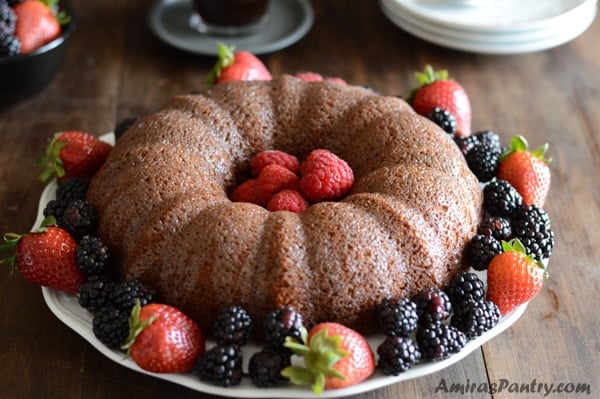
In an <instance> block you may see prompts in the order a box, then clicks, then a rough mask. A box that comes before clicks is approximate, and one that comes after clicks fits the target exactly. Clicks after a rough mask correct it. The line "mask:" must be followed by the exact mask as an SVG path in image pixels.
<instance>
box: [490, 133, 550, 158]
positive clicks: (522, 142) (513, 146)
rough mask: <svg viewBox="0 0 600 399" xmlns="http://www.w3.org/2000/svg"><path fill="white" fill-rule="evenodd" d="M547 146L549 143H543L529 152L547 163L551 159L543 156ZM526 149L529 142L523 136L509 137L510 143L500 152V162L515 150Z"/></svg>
mask: <svg viewBox="0 0 600 399" xmlns="http://www.w3.org/2000/svg"><path fill="white" fill-rule="evenodd" d="M549 147H550V145H549V144H548V143H545V144H544V145H542V146H540V147H538V148H536V149H535V150H533V151H531V152H530V153H531V155H533V156H534V157H536V158H538V159H539V160H540V161H543V162H545V163H549V162H550V161H551V160H552V159H551V158H546V157H545V156H546V152H547V151H548V148H549ZM528 149H529V143H528V142H527V139H526V138H525V137H524V136H521V135H516V136H514V137H513V138H511V139H510V145H509V146H508V148H507V149H506V150H505V151H503V152H502V154H500V162H502V161H504V160H505V159H506V158H508V157H509V156H511V155H512V154H514V153H515V152H519V151H527V150H528Z"/></svg>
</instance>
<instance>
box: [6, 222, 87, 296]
mask: <svg viewBox="0 0 600 399" xmlns="http://www.w3.org/2000/svg"><path fill="white" fill-rule="evenodd" d="M54 222H55V221H54V218H48V219H47V220H45V221H44V223H42V226H41V227H40V228H38V229H35V230H33V231H31V232H30V233H27V234H23V235H21V234H14V233H7V234H5V235H4V241H5V243H4V244H2V245H0V250H2V251H4V250H14V251H15V253H14V254H13V255H12V256H11V257H9V258H6V259H3V260H2V261H1V262H4V263H9V264H10V265H11V266H12V267H13V268H16V269H17V270H18V271H19V273H20V274H21V276H23V278H24V279H25V280H27V281H29V282H30V283H33V284H36V285H42V286H46V287H50V288H54V289H55V290H59V291H65V292H71V293H76V292H77V290H78V289H79V285H80V284H81V283H82V282H83V280H84V276H83V274H82V273H81V272H80V271H79V268H78V267H77V262H76V261H75V248H76V246H77V243H76V242H75V240H74V239H73V237H71V236H70V235H69V233H67V232H66V231H65V230H63V229H62V228H60V227H57V226H52V225H51V224H53V223H54Z"/></svg>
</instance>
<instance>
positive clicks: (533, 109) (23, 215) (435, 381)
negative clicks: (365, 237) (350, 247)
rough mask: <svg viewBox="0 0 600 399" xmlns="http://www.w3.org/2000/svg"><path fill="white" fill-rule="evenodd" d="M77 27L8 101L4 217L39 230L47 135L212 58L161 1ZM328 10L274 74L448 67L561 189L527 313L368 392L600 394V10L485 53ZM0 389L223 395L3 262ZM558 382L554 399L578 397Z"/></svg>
mask: <svg viewBox="0 0 600 399" xmlns="http://www.w3.org/2000/svg"><path fill="white" fill-rule="evenodd" d="M72 3H73V4H74V6H75V10H76V12H77V16H78V28H77V31H76V34H75V35H74V37H73V40H72V42H71V44H70V48H69V51H68V58H67V59H66V60H65V63H64V66H63V68H62V70H61V71H60V73H59V74H58V76H57V77H56V78H55V79H54V81H53V82H52V83H51V84H50V85H49V86H48V87H46V88H45V90H44V91H43V92H41V93H39V94H38V95H36V96H35V97H33V98H31V99H29V100H26V101H24V102H21V103H19V104H17V105H15V106H13V107H11V108H10V109H7V110H4V111H2V112H1V113H0V134H1V136H2V145H1V146H0V165H2V167H0V228H1V229H2V231H4V232H7V231H16V232H23V231H27V230H29V229H30V228H31V226H32V224H33V222H34V219H35V214H36V209H37V200H38V198H39V195H40V193H41V191H42V189H43V186H42V184H41V183H40V182H39V181H38V180H37V173H38V171H37V169H36V166H35V163H34V160H35V159H36V158H37V157H38V156H39V155H40V154H41V153H42V152H43V150H44V148H45V145H46V143H47V140H48V138H49V137H50V135H51V134H52V133H53V132H55V131H59V130H65V129H81V130H86V131H89V132H91V133H93V134H96V135H100V134H103V133H105V132H107V131H110V130H112V129H113V128H114V126H115V124H116V123H118V122H119V121H120V120H122V119H123V118H127V117H132V116H138V115H142V114H145V113H148V112H151V111H153V110H155V109H157V108H158V107H160V105H161V104H162V103H163V102H164V101H165V100H166V99H167V98H168V97H169V96H171V95H174V94H179V93H187V92H196V91H199V90H201V89H202V88H203V87H204V79H205V76H206V74H207V72H208V71H209V69H210V67H211V66H212V63H213V62H214V59H213V58H212V57H205V56H199V55H193V54H187V53H183V52H181V51H178V50H176V49H173V48H171V47H169V46H167V45H165V44H163V43H162V42H160V41H159V40H158V39H156V38H155V37H154V36H153V35H152V33H151V32H150V31H149V29H148V28H147V26H146V19H145V14H146V12H147V10H148V7H149V4H150V2H148V1H143V0H135V1H133V0H132V1H120V0H110V1H107V0H102V1H100V0H85V1H83V0H73V1H72ZM315 14H316V22H315V25H314V26H313V28H312V30H311V31H310V32H309V33H308V34H307V36H306V37H305V38H304V39H303V40H301V41H300V42H298V43H296V44H295V45H293V46H291V47H289V48H287V49H284V50H281V51H278V52H276V53H273V54H269V55H265V56H262V57H261V58H262V59H263V60H264V61H265V63H266V64H267V66H268V67H269V69H270V70H271V71H272V72H273V74H274V75H280V74H283V73H296V72H300V71H307V70H312V71H318V72H320V73H322V74H324V75H332V76H340V77H342V78H344V79H346V80H347V81H349V82H352V83H355V84H359V85H364V86H369V87H371V88H373V89H374V90H377V91H379V92H381V93H383V94H388V95H402V96H405V95H406V94H407V93H408V91H409V90H410V88H411V87H412V85H413V71H415V70H421V69H422V68H423V66H424V65H425V64H432V65H434V66H435V67H437V68H447V69H448V70H450V72H451V74H452V76H453V77H454V78H456V79H457V80H459V81H460V82H462V83H463V85H464V86H465V87H466V88H467V90H468V92H469V95H470V96H471V100H472V105H473V110H474V115H473V127H474V129H475V130H484V129H492V130H495V131H497V132H498V133H499V134H500V135H501V136H502V138H503V140H505V141H507V140H508V139H509V137H511V136H512V135H514V134H518V133H520V134H525V135H526V136H527V137H528V138H529V140H530V142H531V144H532V145H540V144H542V143H544V142H549V143H550V145H551V155H552V157H553V161H552V163H551V168H552V179H553V181H552V188H551V192H550V198H549V200H548V203H547V206H546V209H547V211H548V212H549V213H550V215H551V217H552V223H553V228H554V230H555V232H556V248H555V251H554V253H553V255H552V259H551V263H550V278H549V279H548V280H547V281H546V282H545V285H544V288H543V289H542V292H541V293H540V294H539V296H538V297H537V298H536V299H535V300H534V301H533V302H532V303H531V304H530V305H529V307H528V309H527V311H526V312H525V314H524V316H523V317H522V318H521V319H520V320H519V321H518V322H517V323H516V324H515V325H514V326H513V327H511V328H510V329H509V330H508V331H506V332H505V333H503V334H502V335H500V336H499V337H497V338H495V339H494V340H492V341H491V342H489V343H488V344H486V345H484V346H483V348H482V349H481V350H478V351H475V352H474V353H472V354H471V355H469V356H468V357H466V358H465V359H464V360H462V361H461V362H459V363H457V364H455V365H454V366H452V367H449V368H447V369H445V370H442V371H440V372H437V373H434V374H432V375H429V376H426V377H423V378H419V379H416V380H411V381H407V382H403V383H399V384H394V385H391V386H388V387H386V388H382V389H380V390H376V391H373V392H368V393H365V394H361V395H356V396H354V397H353V398H354V399H366V398H373V399H383V398H392V397H407V398H412V397H415V398H417V397H424V398H438V397H439V398H448V397H460V398H491V397H493V398H494V399H497V398H514V397H542V396H543V393H542V394H540V393H533V392H531V393H529V394H520V395H519V394H516V393H514V392H509V389H508V388H505V389H504V390H503V391H502V392H497V393H494V394H493V395H492V394H490V393H489V392H476V390H475V391H474V392H467V393H465V394H460V393H454V394H452V393H445V392H443V390H440V389H437V392H436V388H438V387H439V386H440V382H441V381H445V382H447V383H448V384H452V383H465V384H467V383H471V385H473V384H475V386H477V387H480V386H483V385H484V384H487V383H492V384H500V383H502V382H503V381H507V382H510V383H512V384H515V383H516V384H518V385H520V386H524V385H526V384H531V383H532V382H535V383H536V384H537V383H542V384H543V383H546V384H554V385H555V386H556V385H558V384H560V383H564V384H567V383H573V384H575V385H576V384H580V383H581V384H589V387H590V395H588V396H591V397H596V396H597V395H598V393H599V392H600V384H599V383H598V380H597V372H598V370H600V356H599V355H600V338H599V337H600V334H599V333H600V322H599V321H598V316H599V312H598V307H597V301H598V294H597V293H598V292H599V290H600V246H599V245H598V243H599V242H600V229H598V227H597V226H599V225H600V178H599V176H598V175H599V173H598V171H600V127H599V126H600V46H598V38H600V21H598V20H597V21H595V22H594V24H593V25H592V26H591V27H590V28H589V30H588V31H587V32H585V33H584V34H583V35H582V36H581V37H579V38H577V39H576V40H574V41H572V42H571V43H569V44H566V45H563V46H561V47H559V48H556V49H552V50H549V51H543V52H538V53H532V54H523V55H517V56H488V55H476V54H468V53H463V52H459V51H454V50H450V49H445V48H442V47H439V46H436V45H433V44H430V43H427V42H425V41H422V40H420V39H417V38H414V37H412V36H410V35H409V34H407V33H405V32H403V31H402V30H400V29H398V28H397V27H395V26H394V25H393V24H391V23H390V22H389V21H388V20H387V19H386V18H385V17H384V16H383V14H382V13H381V12H380V10H379V8H378V7H377V4H376V2H374V1H369V2H366V1H361V2H358V1H356V2H350V1H343V0H339V1H323V2H315ZM0 293H1V301H0V370H2V371H1V372H0V398H65V399H70V398H125V397H145V398H157V399H158V398H175V397H177V398H192V397H193V398H211V397H212V396H210V395H205V394H202V393H197V392H194V391H192V390H189V389H187V388H184V387H181V386H178V385H175V384H171V383H168V382H164V381H161V380H159V379H155V378H152V377H148V376H145V375H142V374H139V373H136V372H133V371H131V370H128V369H126V368H124V367H121V366H119V365H117V364H115V363H114V362H112V361H111V360H109V359H107V358H105V357H104V356H102V355H101V354H100V353H99V352H97V351H96V350H95V349H94V348H93V347H91V346H90V345H89V344H87V343H86V342H85V341H84V340H83V339H82V338H80V337H79V336H78V335H77V334H76V333H74V332H73V331H71V330H70V329H69V328H67V327H66V326H64V325H63V324H62V323H61V322H60V321H58V320H57V319H56V318H55V317H54V316H53V315H52V314H51V313H50V311H49V310H48V308H47V307H46V305H45V303H44V301H43V298H42V295H41V292H40V290H39V288H37V287H34V286H32V285H29V284H28V283H26V282H24V281H23V280H22V279H21V278H20V277H19V276H18V275H11V274H10V273H9V270H8V268H7V267H3V268H1V269H0ZM580 395H585V394H576V393H571V394H561V395H559V394H556V393H552V394H549V395H548V396H546V397H562V398H564V397H570V396H573V397H576V396H580Z"/></svg>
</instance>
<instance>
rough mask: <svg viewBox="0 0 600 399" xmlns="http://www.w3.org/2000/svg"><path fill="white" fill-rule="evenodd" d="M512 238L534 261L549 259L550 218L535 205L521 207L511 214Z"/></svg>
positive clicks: (550, 243) (551, 236) (551, 244)
mask: <svg viewBox="0 0 600 399" xmlns="http://www.w3.org/2000/svg"><path fill="white" fill-rule="evenodd" d="M511 228H512V236H513V238H518V239H519V240H520V241H521V243H522V244H523V246H524V247H525V250H526V252H527V254H528V255H532V256H533V258H534V259H535V260H538V261H539V260H543V259H547V258H549V257H550V254H551V253H552V250H553V249H554V232H553V231H552V228H551V223H550V216H549V215H548V213H546V211H545V210H543V209H542V208H538V207H537V206H535V205H523V206H522V207H521V208H520V209H518V210H517V211H516V212H514V213H513V218H512V219H511Z"/></svg>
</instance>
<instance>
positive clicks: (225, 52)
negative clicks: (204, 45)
mask: <svg viewBox="0 0 600 399" xmlns="http://www.w3.org/2000/svg"><path fill="white" fill-rule="evenodd" d="M234 52H235V46H228V45H226V44H223V43H217V55H218V57H219V59H218V60H217V62H216V63H215V65H214V67H213V69H211V71H210V72H209V74H208V78H207V79H206V84H208V86H213V85H214V84H215V83H216V81H217V79H218V78H219V76H221V73H222V72H223V69H225V68H227V67H228V66H230V65H231V64H233V61H234V59H235V57H234Z"/></svg>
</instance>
